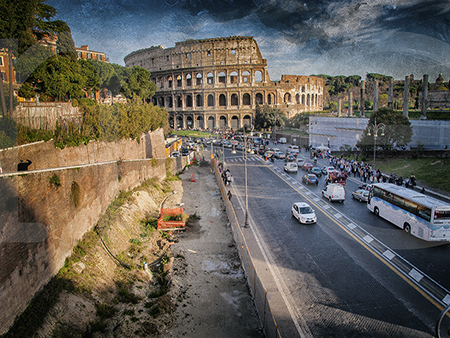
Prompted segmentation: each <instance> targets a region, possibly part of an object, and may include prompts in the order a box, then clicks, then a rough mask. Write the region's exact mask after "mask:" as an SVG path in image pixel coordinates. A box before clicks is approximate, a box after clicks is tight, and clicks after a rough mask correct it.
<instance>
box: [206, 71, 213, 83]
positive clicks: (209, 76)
mask: <svg viewBox="0 0 450 338" xmlns="http://www.w3.org/2000/svg"><path fill="white" fill-rule="evenodd" d="M206 83H207V84H209V85H213V84H214V74H213V72H209V73H208V74H206Z"/></svg>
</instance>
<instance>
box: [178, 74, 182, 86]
mask: <svg viewBox="0 0 450 338" xmlns="http://www.w3.org/2000/svg"><path fill="white" fill-rule="evenodd" d="M182 85H183V78H182V77H181V75H177V87H181V86H182Z"/></svg>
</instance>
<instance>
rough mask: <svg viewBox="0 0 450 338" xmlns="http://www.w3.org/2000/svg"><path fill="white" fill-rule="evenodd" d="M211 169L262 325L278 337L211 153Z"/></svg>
mask: <svg viewBox="0 0 450 338" xmlns="http://www.w3.org/2000/svg"><path fill="white" fill-rule="evenodd" d="M211 169H212V170H214V172H215V174H216V178H217V181H218V182H219V185H220V191H221V193H222V198H223V200H224V201H225V207H226V210H227V215H228V220H229V221H230V223H231V229H232V230H233V237H234V241H235V242H236V247H237V248H238V252H239V256H240V259H241V263H242V267H243V269H244V272H245V275H246V278H247V283H248V286H249V288H250V292H251V294H252V296H253V301H254V303H255V306H256V311H257V312H258V316H259V320H260V325H261V326H262V329H263V330H264V333H265V335H266V337H268V338H272V337H275V338H278V337H281V333H280V331H279V329H278V325H277V323H276V321H275V318H274V316H273V314H272V311H271V310H270V301H269V299H268V297H267V291H266V290H265V289H264V286H263V284H262V282H261V279H260V278H259V275H258V272H257V271H256V267H255V264H254V263H253V259H252V257H251V255H250V251H249V248H248V245H247V242H246V240H245V237H244V233H243V232H242V229H241V226H240V225H239V221H238V219H237V217H236V213H235V211H234V208H233V205H232V204H231V202H230V200H229V199H228V197H227V191H226V189H225V186H224V183H223V180H222V179H221V173H220V171H219V168H218V167H217V163H216V161H215V159H214V158H213V157H212V155H211Z"/></svg>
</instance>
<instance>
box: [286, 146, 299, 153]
mask: <svg viewBox="0 0 450 338" xmlns="http://www.w3.org/2000/svg"><path fill="white" fill-rule="evenodd" d="M288 149H289V151H292V152H294V153H298V152H299V149H298V146H295V145H293V144H291V145H290V146H289V147H288Z"/></svg>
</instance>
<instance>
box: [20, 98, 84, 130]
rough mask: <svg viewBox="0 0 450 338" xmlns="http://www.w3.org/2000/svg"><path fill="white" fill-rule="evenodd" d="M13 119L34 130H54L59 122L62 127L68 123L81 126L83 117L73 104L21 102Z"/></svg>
mask: <svg viewBox="0 0 450 338" xmlns="http://www.w3.org/2000/svg"><path fill="white" fill-rule="evenodd" d="M13 118H14V120H15V121H16V122H17V123H19V124H21V125H24V126H27V127H30V128H32V129H42V130H54V129H55V126H56V122H57V121H58V123H59V125H60V126H64V125H67V123H68V122H72V123H74V124H75V125H80V123H81V118H82V116H81V113H80V110H79V108H78V107H72V103H71V102H21V103H19V105H18V106H17V107H16V109H15V110H14V112H13Z"/></svg>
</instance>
